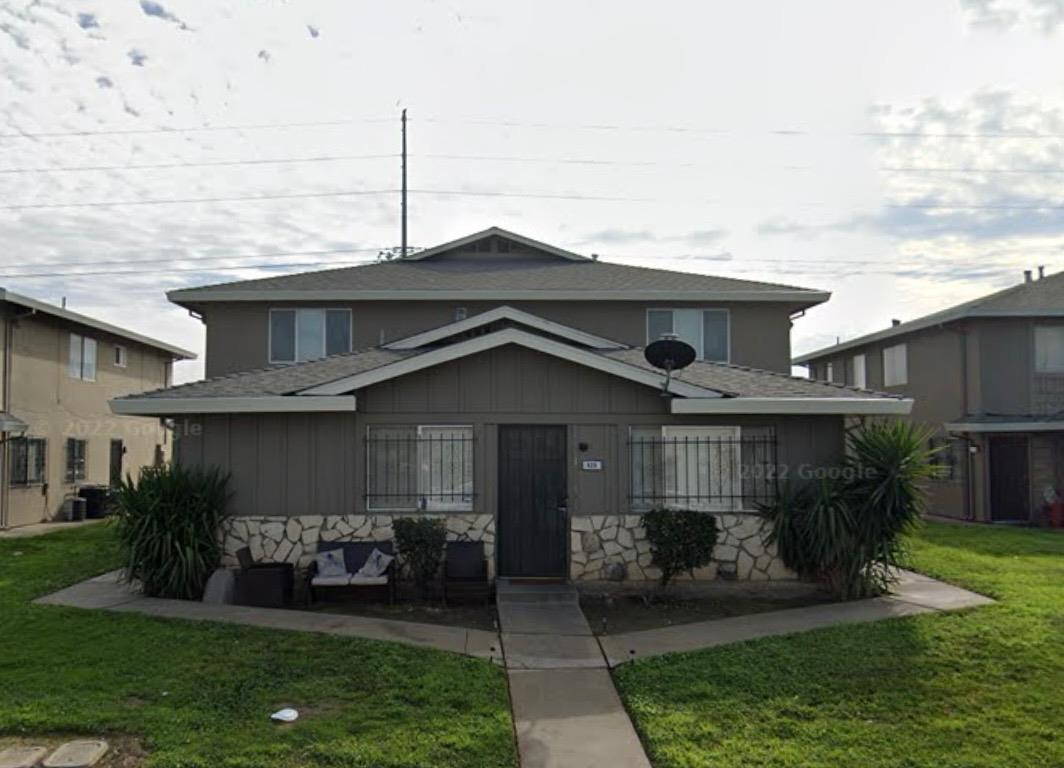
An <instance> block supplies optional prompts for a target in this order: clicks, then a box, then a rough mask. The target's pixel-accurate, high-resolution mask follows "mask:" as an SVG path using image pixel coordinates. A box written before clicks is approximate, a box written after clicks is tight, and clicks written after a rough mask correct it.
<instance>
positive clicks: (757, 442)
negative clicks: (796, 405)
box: [628, 426, 777, 512]
mask: <svg viewBox="0 0 1064 768" xmlns="http://www.w3.org/2000/svg"><path fill="white" fill-rule="evenodd" d="M628 456H629V470H630V472H629V474H630V477H631V484H630V487H631V491H630V501H631V507H632V509H633V510H635V511H641V510H648V509H654V508H658V507H665V508H670V509H694V510H705V511H720V512H722V511H735V510H752V509H756V507H757V505H758V504H765V503H769V502H771V501H773V500H774V499H775V497H776V480H777V471H776V439H775V434H774V433H773V431H772V429H771V428H767V427H751V428H747V429H746V430H741V429H740V428H739V427H730V426H713V427H710V426H653V427H633V428H632V429H631V432H630V435H629V441H628Z"/></svg>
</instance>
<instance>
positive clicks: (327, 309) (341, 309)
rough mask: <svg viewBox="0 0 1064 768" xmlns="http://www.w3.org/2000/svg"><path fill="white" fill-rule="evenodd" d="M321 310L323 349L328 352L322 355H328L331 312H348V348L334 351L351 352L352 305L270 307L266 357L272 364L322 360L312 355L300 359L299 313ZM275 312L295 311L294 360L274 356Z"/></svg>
mask: <svg viewBox="0 0 1064 768" xmlns="http://www.w3.org/2000/svg"><path fill="white" fill-rule="evenodd" d="M308 311H309V312H321V313H322V324H321V328H322V334H323V336H322V351H323V352H325V353H326V354H325V355H323V356H322V357H328V349H327V347H326V342H327V340H328V333H329V330H328V328H329V326H328V319H327V313H329V312H346V313H347V349H346V350H344V352H334V353H333V354H344V353H345V352H350V351H351V350H352V349H354V346H355V313H354V312H353V311H352V310H351V308H350V307H270V312H269V317H268V318H267V320H266V358H267V359H268V360H269V361H270V365H295V364H296V363H306V362H310V360H321V359H322V358H321V357H312V358H309V359H308V360H300V359H299V313H300V312H308ZM274 312H293V313H295V327H294V329H293V330H294V332H295V339H294V341H293V344H292V354H293V359H292V360H277V359H275V358H274V356H273V313H274Z"/></svg>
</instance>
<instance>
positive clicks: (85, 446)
mask: <svg viewBox="0 0 1064 768" xmlns="http://www.w3.org/2000/svg"><path fill="white" fill-rule="evenodd" d="M73 443H80V444H81V460H80V461H75V460H74V454H73V452H72V451H71V450H70V449H71V447H72V444H73ZM64 451H65V455H64V457H63V458H64V469H63V479H64V480H65V482H66V484H67V485H75V484H77V483H80V482H83V481H84V480H86V479H87V478H88V476H89V441H88V440H86V439H85V438H83V437H67V438H66V439H65V441H64Z"/></svg>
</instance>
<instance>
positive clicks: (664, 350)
mask: <svg viewBox="0 0 1064 768" xmlns="http://www.w3.org/2000/svg"><path fill="white" fill-rule="evenodd" d="M643 356H644V357H645V358H646V360H647V362H648V363H650V364H651V365H652V366H654V367H655V368H660V369H661V370H663V371H665V384H664V385H663V386H662V388H661V396H662V397H671V396H672V395H671V394H670V393H669V384H670V383H671V382H672V372H673V371H680V370H683V369H684V368H686V367H687V366H689V365H690V364H691V363H693V362H694V361H695V357H696V356H697V355H696V353H695V348H694V347H692V346H691V345H690V344H688V343H687V342H685V341H680V339H679V337H678V336H677V335H676V334H675V333H663V334H661V338H660V339H658V340H657V341H654V342H651V343H650V344H647V348H646V349H645V350H644V351H643Z"/></svg>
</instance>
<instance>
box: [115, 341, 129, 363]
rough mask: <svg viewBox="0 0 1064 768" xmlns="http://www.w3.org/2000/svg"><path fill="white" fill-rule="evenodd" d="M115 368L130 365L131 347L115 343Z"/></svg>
mask: <svg viewBox="0 0 1064 768" xmlns="http://www.w3.org/2000/svg"><path fill="white" fill-rule="evenodd" d="M113 362H114V365H115V368H125V367H127V366H128V365H129V349H128V348H127V347H125V346H123V345H121V344H115V357H114V360H113Z"/></svg>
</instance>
